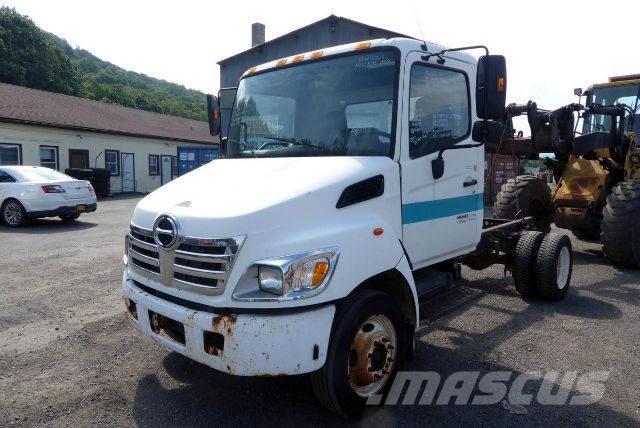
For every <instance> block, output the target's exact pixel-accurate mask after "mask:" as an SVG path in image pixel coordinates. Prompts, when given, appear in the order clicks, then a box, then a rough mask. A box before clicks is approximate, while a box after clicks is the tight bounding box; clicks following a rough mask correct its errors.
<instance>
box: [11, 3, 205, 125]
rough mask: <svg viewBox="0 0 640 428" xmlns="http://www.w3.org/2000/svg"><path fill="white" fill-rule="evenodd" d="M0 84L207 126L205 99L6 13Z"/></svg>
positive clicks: (15, 15)
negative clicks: (153, 113)
mask: <svg viewBox="0 0 640 428" xmlns="http://www.w3.org/2000/svg"><path fill="white" fill-rule="evenodd" d="M0 81H1V82H4V83H11V84H14V85H20V86H27V87H30V88H35V89H43V90H46V91H52V92H59V93H63V94H68V95H75V96H80V97H83V98H89V99H92V100H97V101H103V102H108V103H114V104H120V105H123V106H127V107H133V108H139V109H142V110H149V111H154V112H158V113H164V114H170V115H174V116H181V117H186V118H189V119H196V120H206V117H207V116H206V97H205V94H203V93H202V92H199V91H195V90H192V89H187V88H185V87H184V86H181V85H177V84H175V83H170V82H167V81H165V80H160V79H155V78H153V77H149V76H146V75H144V74H140V73H135V72H132V71H128V70H124V69H122V68H120V67H118V66H116V65H114V64H111V63H109V62H106V61H103V60H101V59H100V58H98V57H96V56H95V55H93V54H91V53H90V52H88V51H86V50H83V49H74V48H73V47H71V46H70V45H69V43H67V42H66V40H64V39H62V38H60V37H58V36H56V35H54V34H51V33H46V32H44V31H42V30H41V29H39V28H38V27H37V26H36V25H35V24H34V23H33V21H31V20H30V19H29V18H28V17H26V16H23V15H20V14H19V13H17V12H16V11H15V10H13V9H9V8H6V7H3V8H0Z"/></svg>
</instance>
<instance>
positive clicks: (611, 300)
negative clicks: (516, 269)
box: [0, 197, 640, 427]
mask: <svg viewBox="0 0 640 428" xmlns="http://www.w3.org/2000/svg"><path fill="white" fill-rule="evenodd" d="M137 200H138V197H129V198H125V197H121V198H111V199H108V200H103V201H101V202H100V203H99V207H98V212H96V213H94V214H89V215H85V216H83V217H81V218H80V221H79V222H77V223H76V224H63V223H61V222H59V221H57V220H41V221H38V222H36V223H34V224H33V225H31V226H29V227H27V228H22V229H18V230H13V229H9V228H7V227H4V226H0V284H2V294H1V298H0V426H7V425H12V424H15V425H57V426H89V425H118V426H123V425H143V426H152V425H153V426H158V425H160V426H163V425H166V426H169V425H249V424H252V425H254V424H256V423H259V424H265V423H269V422H272V423H278V424H282V425H284V426H286V425H293V424H297V425H301V424H305V425H306V424H316V425H317V424H341V423H344V422H343V421H342V420H340V419H337V418H335V417H334V416H332V415H331V414H329V413H327V412H325V411H324V410H322V409H321V408H320V407H319V406H318V405H317V403H316V401H315V398H314V396H313V393H312V391H311V386H310V384H309V380H308V378H307V377H306V376H297V377H289V378H258V379H255V378H236V377H232V376H228V375H224V374H221V373H218V372H215V371H214V370H212V369H209V368H207V367H205V366H202V365H200V364H197V363H193V362H191V361H189V360H187V359H186V358H183V357H182V356H180V355H178V354H174V353H170V352H168V351H166V350H165V349H164V348H162V347H160V346H159V345H157V344H155V342H153V341H151V340H150V339H147V338H144V337H142V336H141V335H140V334H138V333H137V332H136V331H135V330H134V329H133V328H132V327H130V326H129V324H128V321H127V319H126V316H125V313H124V306H123V304H122V299H121V291H120V290H121V289H120V287H121V286H120V278H121V272H122V262H121V259H122V251H123V236H124V234H125V232H126V231H127V227H128V223H129V219H130V215H131V212H132V209H133V207H134V206H135V203H136V202H137ZM573 242H574V249H575V250H576V251H575V264H576V265H575V269H574V277H573V281H572V289H571V290H570V292H569V295H568V296H567V298H566V299H565V300H564V301H562V302H559V303H551V304H550V303H545V302H540V301H523V300H522V299H521V298H519V297H518V296H517V295H516V294H515V291H514V290H513V287H512V284H511V279H510V278H508V277H507V278H505V277H504V276H503V272H502V270H501V269H500V268H492V269H488V270H486V271H484V272H473V271H468V270H465V271H464V277H465V278H466V279H465V281H464V282H463V283H462V289H463V290H465V291H466V294H467V295H468V294H472V295H474V296H475V297H474V299H473V301H470V302H467V303H465V304H463V305H461V306H458V307H457V308H456V309H453V310H450V311H448V312H446V313H444V314H439V315H438V316H437V317H435V319H433V320H430V321H429V322H426V323H424V326H423V328H422V329H421V330H420V332H419V341H418V345H417V352H416V358H415V360H414V361H413V362H412V363H410V364H409V365H408V367H406V369H407V370H415V371H426V370H435V371H437V372H439V373H440V374H441V375H442V376H443V378H444V377H445V376H446V375H447V374H449V373H451V372H454V371H459V370H469V371H473V370H478V371H481V372H483V373H484V372H487V371H490V370H512V371H515V372H516V373H522V372H526V371H531V370H542V371H548V370H552V369H557V370H578V371H580V372H584V371H586V370H610V371H611V375H610V377H609V380H608V381H607V383H606V393H605V396H604V398H603V400H601V401H600V402H599V403H597V404H594V405H591V406H580V407H576V406H542V405H533V406H530V407H527V408H513V407H511V406H509V405H505V404H497V405H493V406H455V405H448V406H393V407H391V406H389V407H380V408H371V409H368V410H367V412H366V413H365V415H364V417H363V419H362V421H361V424H366V425H376V426H388V425H418V424H421V425H423V424H433V425H456V426H459V425H463V424H467V425H473V426H478V425H508V426H515V425H517V426H519V427H522V426H534V425H542V424H545V425H569V424H571V425H574V424H577V425H598V426H620V425H626V426H640V376H639V375H638V373H639V372H640V271H629V270H620V269H616V268H614V267H612V266H611V265H610V264H609V263H608V262H607V261H606V260H605V259H604V258H603V256H602V253H601V250H600V245H599V244H596V243H585V242H580V241H577V240H575V239H573ZM435 313H438V310H434V314H435Z"/></svg>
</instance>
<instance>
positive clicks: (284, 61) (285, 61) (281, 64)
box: [276, 58, 287, 67]
mask: <svg viewBox="0 0 640 428" xmlns="http://www.w3.org/2000/svg"><path fill="white" fill-rule="evenodd" d="M286 63H287V59H286V58H282V59H279V60H278V62H276V67H282V66H283V65H285V64H286Z"/></svg>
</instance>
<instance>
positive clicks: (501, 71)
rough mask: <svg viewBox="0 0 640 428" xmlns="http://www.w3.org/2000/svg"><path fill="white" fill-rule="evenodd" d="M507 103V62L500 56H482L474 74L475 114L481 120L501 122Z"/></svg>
mask: <svg viewBox="0 0 640 428" xmlns="http://www.w3.org/2000/svg"><path fill="white" fill-rule="evenodd" d="M506 102H507V61H506V59H505V57H504V56H502V55H484V56H481V57H480V59H479V60H478V73H477V74H476V113H477V115H478V117H479V118H481V119H488V120H502V119H503V117H504V115H505V105H506Z"/></svg>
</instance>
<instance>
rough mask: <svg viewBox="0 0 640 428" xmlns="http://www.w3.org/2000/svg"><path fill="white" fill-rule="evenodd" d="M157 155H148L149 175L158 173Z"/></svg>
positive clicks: (158, 161) (158, 160)
mask: <svg viewBox="0 0 640 428" xmlns="http://www.w3.org/2000/svg"><path fill="white" fill-rule="evenodd" d="M159 158H160V157H159V156H158V155H149V175H160V169H159V167H158V164H159V163H160V159H159Z"/></svg>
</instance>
